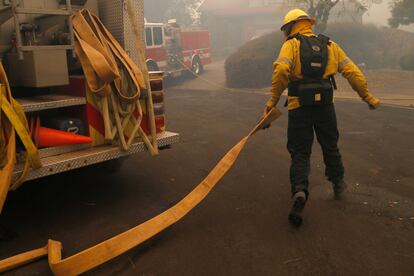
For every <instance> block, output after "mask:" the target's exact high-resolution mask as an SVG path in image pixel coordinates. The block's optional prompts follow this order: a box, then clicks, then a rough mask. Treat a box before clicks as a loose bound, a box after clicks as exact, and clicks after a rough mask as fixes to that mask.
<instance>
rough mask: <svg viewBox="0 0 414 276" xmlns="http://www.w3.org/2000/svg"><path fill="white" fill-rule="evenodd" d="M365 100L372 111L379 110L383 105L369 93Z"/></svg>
mask: <svg viewBox="0 0 414 276" xmlns="http://www.w3.org/2000/svg"><path fill="white" fill-rule="evenodd" d="M363 100H364V102H366V103H367V104H368V105H369V108H370V109H377V108H378V107H379V106H380V105H381V101H380V100H379V99H378V98H377V97H375V96H374V95H372V94H371V93H368V94H367V95H366V96H365V98H364V99H363Z"/></svg>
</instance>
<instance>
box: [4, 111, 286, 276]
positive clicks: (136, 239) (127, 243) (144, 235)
mask: <svg viewBox="0 0 414 276" xmlns="http://www.w3.org/2000/svg"><path fill="white" fill-rule="evenodd" d="M280 116H281V113H280V111H279V110H277V109H272V110H271V111H270V112H269V113H268V114H267V116H266V117H264V118H263V119H262V120H261V122H260V123H259V124H258V125H257V126H256V127H255V128H254V129H253V130H252V131H251V132H250V133H249V135H247V136H246V137H244V138H243V139H242V140H241V141H240V142H239V143H238V144H237V145H236V146H234V147H233V148H232V149H231V150H230V151H229V152H228V153H227V154H226V155H225V156H224V157H223V159H221V160H220V162H219V163H218V164H217V165H216V166H215V167H214V169H213V170H212V171H211V172H210V173H209V175H208V176H207V177H206V178H205V179H204V180H203V181H202V182H201V183H200V184H199V185H198V186H197V187H196V188H195V189H194V190H193V191H192V192H191V193H190V194H188V195H187V196H186V197H185V198H184V199H182V200H181V201H180V202H179V203H177V204H176V205H175V206H173V207H171V208H170V209H168V210H166V211H165V212H163V213H161V214H160V215H158V216H156V217H154V218H152V219H150V220H148V221H146V222H144V223H142V224H140V225H138V226H136V227H135V228H132V229H131V230H128V231H126V232H124V233H122V234H120V235H118V236H115V237H113V238H111V239H109V240H107V241H105V242H102V243H100V244H98V245H95V246H94V247H91V248H89V249H86V250H84V251H82V252H80V253H78V254H76V255H74V256H71V257H69V258H66V259H62V255H61V251H62V244H61V243H60V242H57V241H53V240H49V242H48V244H47V245H46V246H45V247H43V248H40V249H36V250H33V251H30V252H27V253H23V254H20V255H17V256H14V257H11V258H9V259H5V260H2V261H0V273H2V272H6V271H9V270H11V269H15V268H17V267H20V266H22V265H25V264H28V263H30V262H33V261H35V260H38V259H40V258H43V257H45V256H48V261H49V266H50V269H51V270H52V272H53V273H54V274H55V275H65V276H71V275H79V274H81V273H84V272H87V271H89V270H91V269H93V268H95V267H97V266H99V265H101V264H103V263H105V262H108V261H109V260H111V259H113V258H115V257H117V256H119V255H121V254H123V253H125V252H126V251H128V250H130V249H132V248H134V247H136V246H138V245H140V244H141V243H143V242H145V241H146V240H148V239H150V238H151V237H153V236H155V235H157V234H158V233H160V232H162V231H163V230H164V229H166V228H168V227H169V226H171V225H173V224H175V223H176V222H178V221H179V220H181V219H182V218H183V217H184V216H185V215H187V214H188V213H189V212H190V211H191V210H193V209H194V208H195V207H196V206H197V205H199V204H200V203H201V202H202V201H203V199H204V198H205V197H206V196H207V195H208V194H209V193H210V192H211V191H212V189H213V188H214V187H215V186H216V185H217V183H218V182H219V180H220V179H221V178H223V176H224V175H225V174H226V173H227V172H228V171H229V170H230V168H231V167H232V166H233V164H234V163H235V162H236V160H237V158H238V156H239V154H240V153H241V151H242V150H243V149H244V147H245V145H246V143H247V142H248V140H249V138H250V137H252V136H253V135H254V134H255V133H256V132H258V131H259V130H261V129H262V128H263V127H264V126H266V125H267V124H270V123H272V122H273V121H275V120H276V119H277V118H279V117H280Z"/></svg>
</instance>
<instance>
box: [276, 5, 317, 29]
mask: <svg viewBox="0 0 414 276" xmlns="http://www.w3.org/2000/svg"><path fill="white" fill-rule="evenodd" d="M299 20H310V21H311V23H312V24H315V22H316V20H315V18H312V17H310V16H309V14H307V13H306V12H304V11H303V10H301V9H293V10H291V11H289V12H288V13H287V14H286V16H285V19H284V20H283V26H282V27H281V28H280V29H281V30H282V31H283V29H284V28H286V26H287V25H289V24H290V23H292V22H296V21H299Z"/></svg>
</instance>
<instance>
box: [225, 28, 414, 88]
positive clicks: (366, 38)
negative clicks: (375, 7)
mask: <svg viewBox="0 0 414 276" xmlns="http://www.w3.org/2000/svg"><path fill="white" fill-rule="evenodd" d="M325 34H326V35H327V36H329V37H330V38H331V39H332V40H333V41H335V42H337V43H339V44H340V45H341V47H342V48H343V49H344V51H345V52H346V53H347V54H348V56H349V57H350V58H351V59H352V60H353V61H354V62H355V63H356V64H358V63H365V65H366V68H367V69H380V68H397V67H399V66H401V67H403V68H407V69H406V70H408V68H412V67H410V66H411V65H412V63H410V64H411V65H410V64H406V63H405V61H404V62H403V60H405V59H403V57H404V56H408V55H411V56H412V53H414V34H413V33H410V32H406V31H402V30H396V29H389V28H377V27H375V26H373V25H362V24H357V23H347V24H344V23H342V24H340V23H338V24H331V25H330V26H329V27H328V29H327V31H326V32H325ZM282 43H283V36H282V34H281V32H274V33H271V34H267V35H264V36H262V37H260V38H257V39H254V40H252V41H249V42H247V43H246V44H245V45H243V46H242V47H241V48H239V49H238V50H237V51H236V52H235V53H234V54H233V55H231V56H230V57H229V58H227V60H226V64H225V69H226V80H227V85H228V86H229V87H235V88H243V87H245V88H261V87H266V86H269V85H270V82H271V76H272V71H273V70H272V69H273V68H272V64H273V61H274V60H275V59H276V58H277V55H278V52H279V50H280V47H281V45H282ZM411 61H412V60H411Z"/></svg>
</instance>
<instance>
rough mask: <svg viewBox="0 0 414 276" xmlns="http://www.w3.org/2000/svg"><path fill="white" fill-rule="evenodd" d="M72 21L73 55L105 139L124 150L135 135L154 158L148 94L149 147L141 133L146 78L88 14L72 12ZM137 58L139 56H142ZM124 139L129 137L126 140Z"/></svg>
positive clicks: (153, 121)
mask: <svg viewBox="0 0 414 276" xmlns="http://www.w3.org/2000/svg"><path fill="white" fill-rule="evenodd" d="M72 21H73V28H74V33H75V37H76V43H75V52H76V54H77V56H78V58H79V60H80V62H81V64H82V68H83V71H84V74H85V78H86V81H87V84H88V87H89V89H90V91H91V93H92V95H93V96H92V97H93V99H94V100H95V102H96V104H97V106H98V108H99V109H100V112H101V114H102V116H103V118H104V126H105V138H106V139H107V140H109V141H113V140H115V139H117V141H118V142H119V144H120V145H121V147H122V148H123V149H124V150H128V148H129V147H130V146H131V144H132V142H133V141H134V139H135V137H136V136H137V134H138V135H139V136H141V137H142V138H143V141H144V143H145V144H146V146H147V148H148V149H149V151H150V153H151V154H152V155H156V154H158V147H157V143H156V140H157V139H156V127H155V120H154V117H155V116H154V111H153V105H152V97H150V96H151V94H149V97H148V99H147V101H148V103H147V105H148V110H147V112H148V113H149V117H150V118H149V119H150V128H151V138H152V140H153V142H152V143H151V142H150V140H149V138H148V137H146V134H145V133H144V131H143V130H142V129H141V120H142V114H143V113H142V108H141V104H140V102H139V98H140V94H141V89H147V90H150V84H149V78H148V76H147V75H148V74H147V73H146V72H145V71H144V73H143V72H142V71H141V70H140V69H139V68H138V66H137V65H136V64H135V63H134V62H133V61H132V60H131V58H130V57H129V56H128V55H127V54H126V52H125V50H124V49H123V48H122V47H121V45H119V43H118V42H117V41H116V39H115V38H114V37H113V36H112V35H111V33H110V32H109V31H108V30H107V29H106V27H105V26H104V25H103V24H102V22H101V21H100V20H99V18H98V17H96V16H95V15H93V14H92V13H91V12H90V11H88V10H81V11H79V12H76V13H75V14H74V15H73V17H72ZM142 47H143V46H140V47H137V48H138V49H141V48H142ZM139 54H140V56H141V55H142V54H143V53H142V52H140V53H139ZM145 66H146V65H145V63H144V66H142V65H141V68H144V69H143V70H145ZM135 110H138V113H139V117H138V118H135V117H134V116H133V115H132V114H133V113H134V111H135ZM129 122H131V123H132V125H133V129H132V131H130V132H128V133H127V132H126V126H127V125H128V123H129ZM126 136H129V139H128V140H126ZM154 141H155V142H154Z"/></svg>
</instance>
